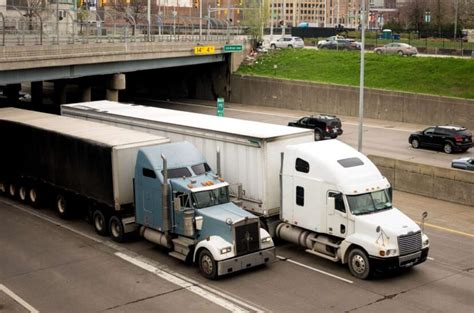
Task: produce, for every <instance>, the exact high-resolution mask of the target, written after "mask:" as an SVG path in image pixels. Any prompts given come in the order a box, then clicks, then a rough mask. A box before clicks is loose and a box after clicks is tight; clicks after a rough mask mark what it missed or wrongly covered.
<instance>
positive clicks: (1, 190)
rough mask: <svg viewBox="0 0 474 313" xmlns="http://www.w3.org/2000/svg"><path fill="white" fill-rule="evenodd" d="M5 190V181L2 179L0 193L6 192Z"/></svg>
mask: <svg viewBox="0 0 474 313" xmlns="http://www.w3.org/2000/svg"><path fill="white" fill-rule="evenodd" d="M5 192H7V187H6V184H5V181H3V180H0V194H4V193H5Z"/></svg>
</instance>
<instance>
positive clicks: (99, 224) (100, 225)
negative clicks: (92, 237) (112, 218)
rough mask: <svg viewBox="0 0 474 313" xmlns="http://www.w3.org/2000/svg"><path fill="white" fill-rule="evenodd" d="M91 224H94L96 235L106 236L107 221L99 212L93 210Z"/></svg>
mask: <svg viewBox="0 0 474 313" xmlns="http://www.w3.org/2000/svg"><path fill="white" fill-rule="evenodd" d="M92 223H93V224H94V229H95V231H96V233H98V234H99V235H101V236H107V235H108V227H107V219H106V218H105V215H104V213H103V212H102V211H101V210H95V211H94V213H92Z"/></svg>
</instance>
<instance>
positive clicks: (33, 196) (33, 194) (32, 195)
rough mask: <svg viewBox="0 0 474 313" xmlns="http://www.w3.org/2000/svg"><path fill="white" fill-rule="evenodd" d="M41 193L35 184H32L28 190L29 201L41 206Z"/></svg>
mask: <svg viewBox="0 0 474 313" xmlns="http://www.w3.org/2000/svg"><path fill="white" fill-rule="evenodd" d="M39 200H40V197H39V193H38V189H37V188H36V187H35V186H32V187H31V188H30V190H29V192H28V201H29V202H30V203H31V205H32V206H34V207H38V206H39V202H40V201H39Z"/></svg>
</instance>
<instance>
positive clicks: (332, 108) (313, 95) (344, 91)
mask: <svg viewBox="0 0 474 313" xmlns="http://www.w3.org/2000/svg"><path fill="white" fill-rule="evenodd" d="M229 100H230V101H231V102H237V103H245V104H250V105H263V106H270V107H276V108H285V109H295V110H304V111H312V112H317V113H322V112H324V113H332V114H337V115H348V116H358V114H359V88H358V87H349V86H340V85H333V84H321V83H312V82H305V81H294V80H283V79H273V78H265V77H255V76H241V75H232V76H231V95H230V99H229ZM364 115H365V117H367V118H374V119H381V120H389V121H396V122H405V123H414V124H426V125H435V124H438V125H439V124H456V125H462V126H465V127H467V128H470V129H474V100H469V99H460V98H450V97H440V96H431V95H423V94H414V93H405V92H396V91H386V90H379V89H366V90H365V110H364Z"/></svg>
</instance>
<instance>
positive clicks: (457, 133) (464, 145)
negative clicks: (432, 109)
mask: <svg viewBox="0 0 474 313" xmlns="http://www.w3.org/2000/svg"><path fill="white" fill-rule="evenodd" d="M408 142H409V143H410V144H411V146H412V147H413V148H415V149H418V148H421V147H425V148H435V149H443V151H444V152H445V153H452V152H453V151H462V152H465V151H467V150H468V149H469V148H471V147H472V133H471V132H470V131H469V130H468V129H466V128H464V127H461V126H454V125H445V126H431V127H428V128H426V129H425V130H423V131H419V132H416V133H413V134H411V135H410V137H409V138H408Z"/></svg>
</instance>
